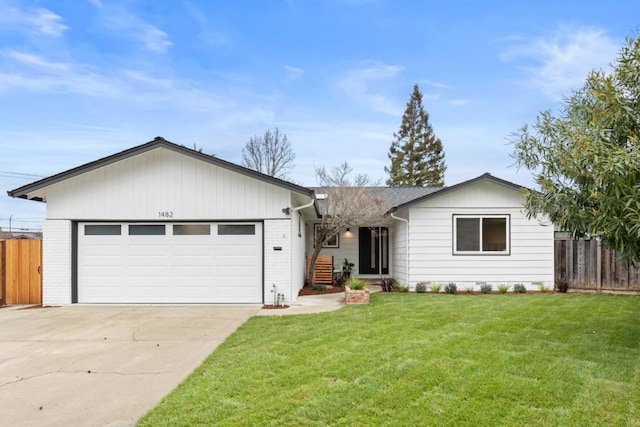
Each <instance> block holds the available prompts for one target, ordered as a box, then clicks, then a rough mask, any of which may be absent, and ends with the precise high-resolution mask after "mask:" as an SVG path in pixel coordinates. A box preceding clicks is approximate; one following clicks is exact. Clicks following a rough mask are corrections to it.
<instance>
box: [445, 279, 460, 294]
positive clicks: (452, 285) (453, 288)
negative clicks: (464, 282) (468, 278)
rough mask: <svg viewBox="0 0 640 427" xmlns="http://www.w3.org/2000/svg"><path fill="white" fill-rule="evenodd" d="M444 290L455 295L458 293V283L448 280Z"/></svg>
mask: <svg viewBox="0 0 640 427" xmlns="http://www.w3.org/2000/svg"><path fill="white" fill-rule="evenodd" d="M444 292H445V293H447V294H450V295H455V294H457V293H458V285H456V284H455V283H453V282H449V283H447V284H446V286H445V287H444Z"/></svg>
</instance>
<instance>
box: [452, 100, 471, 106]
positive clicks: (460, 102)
mask: <svg viewBox="0 0 640 427" xmlns="http://www.w3.org/2000/svg"><path fill="white" fill-rule="evenodd" d="M468 103H469V100H468V99H452V100H451V101H449V104H451V105H453V106H454V107H461V106H463V105H467V104H468Z"/></svg>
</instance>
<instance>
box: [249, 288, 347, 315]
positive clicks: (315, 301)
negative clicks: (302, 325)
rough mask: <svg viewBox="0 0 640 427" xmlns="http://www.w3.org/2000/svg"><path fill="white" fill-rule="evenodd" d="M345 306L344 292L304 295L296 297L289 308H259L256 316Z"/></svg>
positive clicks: (335, 308)
mask: <svg viewBox="0 0 640 427" xmlns="http://www.w3.org/2000/svg"><path fill="white" fill-rule="evenodd" d="M344 306H345V302H344V292H339V293H335V294H324V295H305V296H302V297H298V300H297V301H296V302H295V303H292V304H291V305H290V306H289V308H283V309H264V308H263V309H261V310H260V311H259V312H258V313H257V315H258V316H286V315H290V314H312V313H324V312H327V311H334V310H338V309H339V308H342V307H344Z"/></svg>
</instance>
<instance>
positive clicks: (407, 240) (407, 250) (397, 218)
mask: <svg viewBox="0 0 640 427" xmlns="http://www.w3.org/2000/svg"><path fill="white" fill-rule="evenodd" d="M390 216H391V218H393V219H395V220H398V221H402V222H404V223H405V224H407V226H406V228H407V238H406V243H405V251H406V260H405V262H406V266H405V271H406V272H407V286H409V285H410V282H409V220H408V219H404V218H400V217H398V216H395V215H394V214H393V212H391V215H390Z"/></svg>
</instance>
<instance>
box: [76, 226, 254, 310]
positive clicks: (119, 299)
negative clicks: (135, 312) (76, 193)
mask: <svg viewBox="0 0 640 427" xmlns="http://www.w3.org/2000/svg"><path fill="white" fill-rule="evenodd" d="M78 302H80V303H261V302H262V224H261V223H208V224H205V223H193V224H186V223H184V224H182V223H180V224H177V223H173V224H171V223H167V224H157V223H156V224H139V223H80V224H78Z"/></svg>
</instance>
